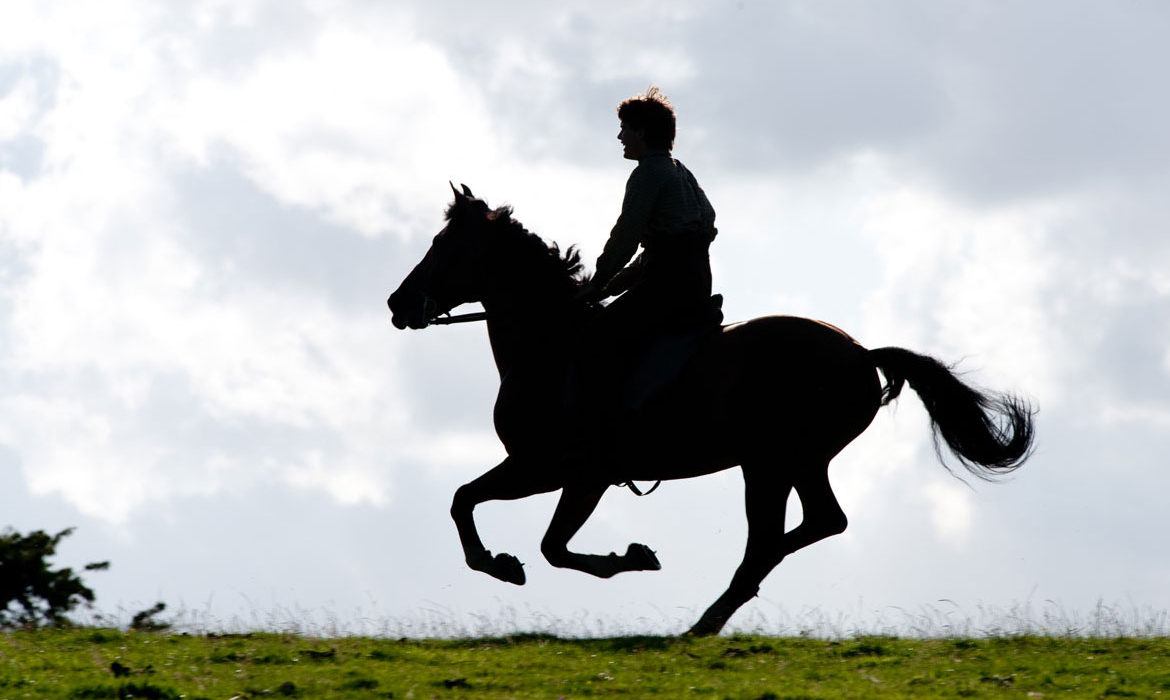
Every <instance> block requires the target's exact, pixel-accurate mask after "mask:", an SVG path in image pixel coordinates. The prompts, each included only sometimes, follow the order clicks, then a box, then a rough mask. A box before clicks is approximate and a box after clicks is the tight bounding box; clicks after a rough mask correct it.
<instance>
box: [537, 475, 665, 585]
mask: <svg viewBox="0 0 1170 700" xmlns="http://www.w3.org/2000/svg"><path fill="white" fill-rule="evenodd" d="M607 488H608V486H607V485H606V484H600V485H568V486H565V487H564V490H563V491H561V500H560V501H559V502H557V510H556V512H555V513H554V514H553V518H552V522H551V523H549V526H548V532H546V533H545V535H544V539H543V540H541V543H540V551H541V553H542V554H544V558H545V559H547V560H548V563H550V564H552V565H553V566H559V567H562V568H566V569H576V570H578V571H584V572H585V573H587V574H593V575H594V576H598V577H600V578H609V577H610V576H613V575H614V574H618V573H621V572H623V571H657V570H658V569H661V568H662V565H661V564H659V563H658V557H656V556H654V552H653V550H651V549H650V548H649V547H647V546H646V545H644V544H631V545H630V546H629V548H627V549H626V553H625V554H624V555H621V556H618V555H617V554H616V553H613V552H611V553H610V554H608V555H599V554H578V553H576V552H570V551H569V547H568V545H569V540H571V539H573V535H575V534H577V531H578V530H580V529H581V526H582V525H584V524H585V521H586V520H588V519H589V516H590V515H592V514H593V510H594V509H595V508H597V503H598V502H599V501H600V500H601V496H602V494H604V493H605V490H606V489H607Z"/></svg>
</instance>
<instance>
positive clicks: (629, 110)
mask: <svg viewBox="0 0 1170 700" xmlns="http://www.w3.org/2000/svg"><path fill="white" fill-rule="evenodd" d="M617 113H618V119H619V120H621V122H622V125H623V126H625V127H632V128H633V129H636V130H639V131H642V132H643V136H642V137H643V139H644V140H645V141H646V146H647V147H649V148H652V149H655V150H663V151H669V150H670V149H672V148H674V107H673V106H672V105H671V104H670V100H668V99H666V95H663V94H662V91H661V90H659V89H658V88H657V87H654V86H651V87H650V89H649V90H647V91H646V92H645V93H644V94H641V95H635V96H633V97H631V98H630V99H628V100H626V101H624V102H622V103H621V104H620V105H618V109H617Z"/></svg>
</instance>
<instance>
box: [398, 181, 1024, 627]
mask: <svg viewBox="0 0 1170 700" xmlns="http://www.w3.org/2000/svg"><path fill="white" fill-rule="evenodd" d="M451 188H452V190H453V191H454V193H455V200H454V202H453V203H452V204H451V205H450V206H449V207H448V209H447V212H446V225H445V226H444V227H443V228H442V230H441V231H439V233H438V234H437V235H436V236H435V237H434V240H433V241H432V243H431V246H430V249H429V250H428V251H427V252H426V254H425V255H424V256H423V258H422V260H421V261H420V262H419V263H418V264H417V265H416V266H415V267H414V269H413V270H412V271H411V272H410V273H409V274H408V275H407V276H406V278H405V279H404V280H403V281H402V284H401V285H400V286H399V287H398V289H397V290H396V291H394V292H393V293H392V294H391V295H390V297H389V299H388V300H387V304H388V306H389V307H390V311H391V313H392V322H393V324H394V326H395V327H397V328H398V329H407V328H410V329H422V328H426V327H428V326H431V325H434V324H436V323H441V322H444V321H445V320H449V319H450V316H449V314H450V311H451V310H452V309H454V308H455V307H457V306H460V305H462V304H465V303H473V302H479V303H481V304H482V305H483V309H484V311H483V312H482V314H481V315H482V316H483V317H486V321H487V330H488V337H489V342H490V345H491V349H492V352H493V354H494V358H495V363H496V366H497V368H498V370H499V375H500V388H499V393H498V396H497V399H496V403H495V408H494V415H493V419H494V425H495V429H496V433H497V435H498V436H499V438H500V440H501V442H502V443H503V445H504V447H505V449H506V454H507V456H506V458H505V459H504V460H503V461H502V462H501V463H500V464H498V465H497V466H495V467H494V468H492V469H490V470H489V471H487V472H486V473H484V474H483V475H482V476H480V477H479V478H477V479H474V480H473V481H471V482H469V483H467V484H465V485H463V486H461V487H459V488H458V489H457V490H456V492H455V495H454V498H453V499H452V503H451V517H452V518H453V520H454V521H455V526H456V529H457V530H458V534H459V538H460V543H461V545H462V548H463V553H464V557H465V559H466V562H467V565H468V566H469V567H471V568H472V569H474V570H476V571H482V572H484V573H487V574H489V575H491V576H493V577H495V578H497V579H500V580H502V581H506V582H509V583H513V584H517V585H522V584H524V583H525V580H526V578H525V573H524V569H523V564H521V563H520V561H519V560H518V559H517V558H516V557H515V556H513V555H511V554H507V553H498V554H494V555H493V554H492V553H491V552H490V551H489V550H488V549H487V548H486V547H485V546H484V544H483V542H482V541H481V540H480V537H479V534H478V532H477V531H476V527H475V520H474V516H473V510H474V508H475V506H476V505H478V504H480V503H483V502H486V501H490V500H514V499H519V498H525V497H527V496H532V495H535V494H540V493H548V492H552V491H557V490H559V491H560V492H561V493H560V498H559V501H558V503H557V506H556V510H555V512H554V514H553V517H552V520H551V522H550V523H549V525H548V529H547V531H546V532H545V534H544V537H543V538H542V540H541V545H540V549H541V553H542V554H543V555H544V557H545V559H547V561H548V563H549V564H551V565H553V566H556V567H563V568H570V569H576V570H579V571H582V572H585V573H587V574H591V575H594V576H599V577H602V578H608V577H610V576H613V575H615V574H617V573H620V572H625V571H645V570H658V569H660V568H661V565H660V563H659V561H658V558H657V556H656V555H655V553H654V551H653V550H651V549H650V548H649V547H647V546H646V545H643V544H638V543H634V544H630V545H629V547H628V548H627V550H626V553H625V554H623V555H617V554H615V553H610V554H609V555H597V554H584V553H578V552H573V551H570V550H569V548H568V544H569V541H570V540H571V539H572V537H573V536H574V535H575V534H576V533H577V531H578V530H579V529H580V528H581V526H582V525H584V523H585V521H586V520H587V519H588V517H589V516H590V514H591V513H592V512H593V510H594V509H595V508H596V506H597V504H598V502H599V501H600V499H601V497H602V494H603V493H604V492H605V491H606V490H607V489H608V488H609V487H610V486H612V485H618V484H623V483H626V484H629V483H632V482H633V481H635V480H637V481H664V480H672V479H688V478H691V477H697V476H702V475H705V474H711V473H714V472H718V471H721V470H724V469H729V468H732V467H736V466H738V467H739V468H740V469H741V470H742V472H743V480H744V499H745V508H746V512H747V521H748V536H747V544H746V547H745V551H744V555H743V560H742V562H741V563H740V565H739V567H738V568H737V569H736V571H735V573H734V575H733V576H732V578H731V581H730V583H729V585H728V587H727V589H726V591H724V592H723V594H722V595H720V596H719V598H718V599H717V600H716V601H715V602H714V603H712V604H711V605H710V607H708V608H707V609H706V611H705V612H704V613H703V614H702V616H701V617H700V618H699V619H698V621H697V622H695V623H694V625H693V626H692V627H691V628H690V629H689V630H688V631H687V634H688V635H694V636H699V635H712V634H717V633H718V632H719V631H720V630H722V629H723V627H724V625H725V624H726V623H727V621H728V619H729V618H730V617H731V616H732V614H733V613H735V611H736V610H738V609H739V608H740V607H741V606H742V605H743V604H744V603H746V602H747V601H748V600H750V599H751V598H753V597H754V596H755V595H757V593H758V591H759V586H760V584H761V583H762V581H763V580H764V578H765V577H766V576H767V575H768V574H769V573H770V572H771V571H772V570H773V569H774V568H775V567H776V566H777V565H778V564H779V563H780V562H781V561H782V560H783V559H784V558H785V557H786V556H787V555H789V554H791V553H792V552H795V551H797V550H799V549H801V548H803V547H807V546H808V545H810V544H813V543H814V542H817V541H819V540H822V539H824V538H826V537H830V536H832V535H836V534H839V533H841V532H844V531H845V528H846V525H847V522H848V521H847V519H846V517H845V513H844V512H843V511H842V509H841V506H840V505H839V504H838V502H837V499H836V497H835V496H834V494H833V490H832V488H831V487H830V484H829V479H828V467H829V462H830V460H832V459H833V457H834V456H836V455H837V454H838V453H839V452H840V451H841V450H842V449H843V448H844V447H845V446H846V445H848V444H849V443H850V442H851V441H852V440H853V439H854V438H856V437H857V436H858V435H860V434H861V433H862V432H863V431H864V430H865V429H866V428H867V427H868V426H869V424H870V422H871V421H872V420H873V418H874V416H875V415H876V414H877V411H878V409H879V408H880V407H882V406H886V405H888V404H889V403H890V402H892V401H893V400H894V399H896V398H897V397H898V396H899V394H900V392H901V391H902V389H903V387H904V386H905V385H906V384H909V386H910V387H911V389H913V390H914V391H915V392H916V393H917V394H918V396H919V397H920V398H921V399H922V403H923V405H924V406H925V408H926V411H927V413H928V414H929V417H930V421H931V429H932V432H933V436H934V444H935V451H936V453H937V455H938V457H939V460H940V461H941V462H942V464H943V466H944V467H946V468H947V469H950V467H949V466H948V464H947V461H946V460H945V459H944V454H943V452H942V448H941V446H940V441H941V442H942V443H945V445H946V447H947V448H948V449H949V451H950V452H951V453H952V454H953V456H954V457H956V458H957V459H958V461H959V463H960V464H961V465H962V466H963V467H965V468H966V469H967V471H969V472H970V473H971V474H972V475H974V476H975V477H977V478H980V479H984V480H988V481H995V480H996V479H997V478H998V477H1001V476H1003V475H1006V474H1009V473H1010V472H1012V471H1013V470H1015V469H1017V468H1018V467H1019V466H1020V465H1021V464H1023V463H1024V461H1025V460H1026V459H1027V458H1028V456H1029V455H1030V454H1031V452H1032V446H1033V437H1034V420H1033V419H1034V410H1033V409H1032V407H1031V405H1030V404H1029V403H1028V402H1027V401H1025V400H1023V399H1020V398H1018V397H1016V396H1015V395H1012V394H1006V393H998V392H991V391H984V390H979V389H976V388H974V387H972V386H970V385H969V384H967V383H965V382H964V381H962V380H960V379H959V378H958V377H957V376H956V374H955V373H954V372H953V371H952V370H951V368H950V367H948V366H947V365H945V364H943V363H942V362H940V361H938V360H937V359H934V358H932V357H928V356H925V355H920V354H918V353H914V352H911V351H910V350H906V349H902V348H896V347H885V348H878V349H873V350H869V349H866V348H865V347H863V346H862V345H861V344H859V343H858V342H857V341H856V340H854V339H853V338H852V337H850V336H849V335H847V334H846V333H845V332H844V331H842V330H840V329H838V328H836V327H834V326H832V325H830V324H828V323H824V322H821V321H816V320H812V319H806V318H799V317H794V316H765V317H761V318H756V319H752V320H749V321H745V322H740V323H732V324H728V325H723V326H718V327H717V328H716V329H715V330H713V331H712V332H711V333H710V334H709V335H707V336H706V337H705V338H704V339H703V340H702V342H701V343H700V345H699V347H698V349H697V350H696V351H695V352H694V354H693V355H692V356H691V357H690V359H689V360H688V361H687V362H686V365H685V367H684V368H683V369H682V370H681V373H679V374H678V375H677V376H676V377H675V378H674V379H672V380H670V382H669V384H667V385H666V386H665V387H663V388H662V389H660V390H659V391H658V392H657V393H656V394H655V395H654V396H652V397H651V398H650V399H649V400H647V401H646V402H645V404H644V405H643V406H642V407H641V408H640V410H639V411H637V412H636V413H635V414H634V415H633V416H630V417H629V418H628V420H627V421H625V422H624V423H622V424H619V425H615V426H612V429H611V430H609V431H607V432H606V434H605V435H601V436H597V437H596V441H597V442H598V443H601V444H604V445H605V448H604V449H599V450H598V451H595V452H590V453H588V454H589V455H591V456H590V458H581V456H580V453H575V452H573V451H571V450H566V445H567V444H569V442H570V441H571V437H572V435H573V432H574V430H575V429H577V428H576V426H575V425H574V424H573V421H574V420H576V419H577V418H578V417H579V414H577V413H575V412H574V408H573V400H572V397H573V393H574V392H573V391H572V386H573V381H572V377H573V376H575V374H574V370H573V367H574V363H575V362H582V361H588V358H587V357H578V355H579V354H580V353H579V352H578V349H579V348H581V347H582V345H583V344H582V339H583V338H584V337H585V334H586V333H588V328H589V321H590V318H591V316H592V313H593V311H591V307H590V304H588V303H586V302H585V301H582V300H580V299H579V298H578V295H577V292H578V290H579V289H580V288H581V287H582V285H584V284H585V283H586V281H587V277H586V276H585V275H584V274H583V272H582V267H583V266H582V264H581V262H580V255H579V254H578V253H577V252H576V251H575V249H574V248H569V249H568V250H567V251H566V252H565V253H564V254H562V253H561V251H560V248H559V247H558V246H557V245H556V244H555V243H552V244H549V243H545V242H544V241H543V239H541V238H540V237H539V236H537V235H536V234H534V233H531V232H529V231H528V230H527V229H525V228H524V227H523V225H521V224H520V223H519V222H518V221H516V220H515V219H514V218H513V216H512V209H511V208H510V207H506V206H505V207H499V208H495V209H493V208H490V207H489V206H488V205H487V204H486V203H485V202H484V201H483V200H482V199H479V198H477V197H476V196H475V195H474V194H472V192H471V190H470V189H469V188H468V187H467V186H466V185H464V186H463V187H462V190H459V189H456V188H455V186H454V185H452V186H451ZM879 372H880V375H881V376H879ZM882 377H884V382H883V381H882ZM574 455H575V456H574ZM792 490H795V491H796V493H797V496H798V497H799V498H800V503H801V507H802V511H803V517H802V521H801V522H800V524H798V525H797V526H795V527H794V528H792V529H791V530H789V531H787V532H786V531H785V530H784V527H785V521H784V517H785V506H786V504H787V501H788V497H789V494H790V492H791V491H792Z"/></svg>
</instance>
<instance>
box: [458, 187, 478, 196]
mask: <svg viewBox="0 0 1170 700" xmlns="http://www.w3.org/2000/svg"><path fill="white" fill-rule="evenodd" d="M460 187H462V188H463V194H465V195H467V198H468V199H475V195H473V194H472V193H471V188H470V187H468V186H467V185H460Z"/></svg>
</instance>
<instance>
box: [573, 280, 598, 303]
mask: <svg viewBox="0 0 1170 700" xmlns="http://www.w3.org/2000/svg"><path fill="white" fill-rule="evenodd" d="M604 298H605V294H604V293H603V290H601V289H598V288H597V287H595V286H594V285H593V283H592V282H589V283H588V284H585V285H582V286H581V288H580V289H578V290H577V294H576V296H575V297H574V299H576V300H578V301H585V302H589V303H595V302H598V301H601V300H602V299H604Z"/></svg>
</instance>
